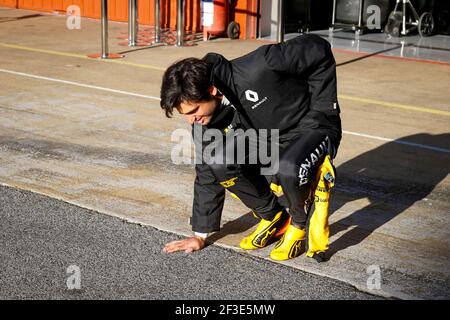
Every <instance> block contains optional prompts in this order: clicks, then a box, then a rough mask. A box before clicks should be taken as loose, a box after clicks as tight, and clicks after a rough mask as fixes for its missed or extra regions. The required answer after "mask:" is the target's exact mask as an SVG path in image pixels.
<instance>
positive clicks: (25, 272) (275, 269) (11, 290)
mask: <svg viewBox="0 0 450 320" xmlns="http://www.w3.org/2000/svg"><path fill="white" fill-rule="evenodd" d="M0 204H1V206H0V219H1V224H0V237H1V246H0V248H1V249H0V299H157V300H160V299H161V300H166V299H170V300H172V299H173V300H184V299H214V300H215V299H217V300H222V299H265V300H266V299H268V300H271V299H277V300H278V299H289V300H297V299H379V298H378V297H376V296H373V295H370V294H367V293H364V292H360V291H358V290H356V289H355V288H353V287H352V286H349V285H347V284H345V283H342V282H339V281H335V280H331V279H329V278H326V277H320V276H317V275H313V274H309V273H305V272H302V271H299V270H296V269H291V268H288V267H285V266H280V265H278V264H276V263H271V262H270V261H264V260H261V259H258V258H253V257H250V256H248V255H246V254H241V253H239V252H235V251H232V250H228V249H224V248H221V247H217V246H214V245H211V246H208V247H207V248H205V249H204V250H202V251H199V252H196V253H193V254H186V253H178V254H171V255H169V254H165V253H163V252H162V247H163V245H164V244H165V243H166V242H168V241H170V240H174V239H177V238H178V236H176V235H173V234H169V233H166V232H162V231H159V230H156V229H154V228H151V227H145V226H140V225H137V224H131V223H127V222H124V221H122V220H120V219H118V218H115V217H111V216H107V215H103V214H100V213H98V212H94V211H91V210H87V209H84V208H80V207H78V206H74V205H71V204H68V203H66V202H63V201H60V200H57V199H53V198H49V197H46V196H42V195H39V194H36V193H32V192H29V191H22V190H18V189H13V188H9V187H5V186H0ZM167 214H170V212H168V213H167ZM70 266H76V267H78V268H79V271H80V283H79V284H80V289H76V288H75V289H69V288H68V285H67V282H68V279H69V278H70V279H73V276H74V275H75V273H74V271H73V270H74V269H69V270H68V268H69V267H70ZM68 271H69V272H68ZM69 283H72V284H76V282H70V281H69Z"/></svg>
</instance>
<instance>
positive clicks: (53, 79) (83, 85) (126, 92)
mask: <svg viewBox="0 0 450 320" xmlns="http://www.w3.org/2000/svg"><path fill="white" fill-rule="evenodd" d="M0 72H4V73H9V74H13V75H17V76H23V77H28V78H34V79H39V80H47V81H53V82H60V83H65V84H70V85H73V86H78V87H84V88H90V89H97V90H102V91H107V92H114V93H120V94H125V95H128V96H133V97H139V98H144V99H153V100H158V101H160V100H161V99H160V98H158V97H153V96H146V95H143V94H139V93H132V92H128V91H122V90H115V89H110V88H104V87H98V86H93V85H90V84H84V83H79V82H73V81H67V80H61V79H55V78H49V77H43V76H37V75H34V74H29V73H23V72H17V71H10V70H5V69H0Z"/></svg>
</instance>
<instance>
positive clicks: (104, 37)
mask: <svg viewBox="0 0 450 320" xmlns="http://www.w3.org/2000/svg"><path fill="white" fill-rule="evenodd" d="M100 4H101V6H102V9H101V14H102V15H101V17H100V21H101V27H102V30H101V31H102V32H101V42H102V43H101V45H102V51H101V52H100V53H94V54H88V57H89V58H93V59H98V58H101V59H118V58H123V57H124V56H123V55H121V54H117V53H109V50H108V0H101V2H100Z"/></svg>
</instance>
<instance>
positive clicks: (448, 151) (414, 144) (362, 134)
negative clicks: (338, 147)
mask: <svg viewBox="0 0 450 320" xmlns="http://www.w3.org/2000/svg"><path fill="white" fill-rule="evenodd" d="M342 133H344V134H349V135H352V136H358V137H364V138H369V139H375V140H380V141H388V142H394V143H398V144H403V145H407V146H410V147H416V148H421V149H427V150H432V151H437V152H443V153H450V149H446V148H439V147H433V146H429V145H426V144H420V143H414V142H408V141H402V140H397V139H390V138H383V137H377V136H371V135H369V134H364V133H358V132H352V131H342Z"/></svg>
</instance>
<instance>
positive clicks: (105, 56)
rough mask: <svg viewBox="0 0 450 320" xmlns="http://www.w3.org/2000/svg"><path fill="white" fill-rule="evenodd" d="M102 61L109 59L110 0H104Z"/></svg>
mask: <svg viewBox="0 0 450 320" xmlns="http://www.w3.org/2000/svg"><path fill="white" fill-rule="evenodd" d="M101 58H102V59H108V0H102V57H101Z"/></svg>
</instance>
